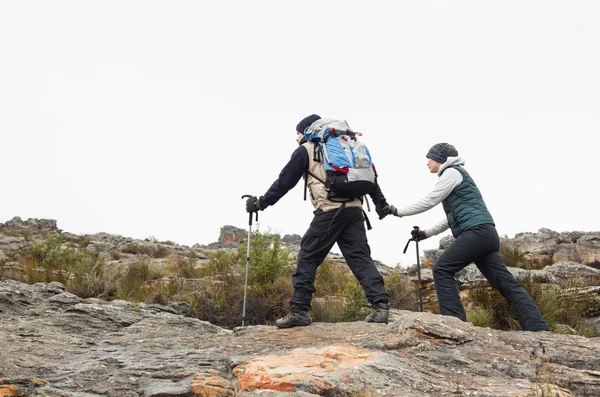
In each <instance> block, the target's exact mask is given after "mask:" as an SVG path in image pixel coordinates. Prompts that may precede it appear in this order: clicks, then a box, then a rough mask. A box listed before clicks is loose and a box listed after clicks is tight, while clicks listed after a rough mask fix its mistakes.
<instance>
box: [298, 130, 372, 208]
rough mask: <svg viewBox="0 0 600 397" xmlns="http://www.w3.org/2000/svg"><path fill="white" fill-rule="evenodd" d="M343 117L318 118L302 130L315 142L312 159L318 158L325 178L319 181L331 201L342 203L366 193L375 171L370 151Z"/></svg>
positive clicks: (369, 188) (370, 188)
mask: <svg viewBox="0 0 600 397" xmlns="http://www.w3.org/2000/svg"><path fill="white" fill-rule="evenodd" d="M361 135H362V134H361V133H359V132H354V131H352V129H351V128H350V126H349V125H348V123H347V122H346V121H344V120H334V119H319V120H317V121H315V122H314V123H313V124H311V126H310V127H308V128H307V129H306V130H305V131H304V137H305V138H306V140H307V141H310V142H314V143H315V153H314V155H315V157H314V158H315V160H316V161H322V162H323V165H324V167H325V172H326V175H327V178H326V179H325V180H324V181H323V180H321V179H320V178H318V177H316V176H315V175H313V174H312V173H309V174H310V175H311V176H312V177H313V178H315V179H317V180H318V181H319V182H321V183H323V184H324V185H325V187H326V189H327V191H328V197H327V198H328V199H329V200H331V201H339V202H346V201H352V200H354V199H355V198H360V197H362V196H364V195H366V194H369V193H371V192H372V191H373V189H374V188H375V183H376V178H377V173H376V171H375V167H374V166H373V161H372V159H371V154H370V153H369V149H367V146H365V144H364V143H362V142H361V141H359V140H358V136H361Z"/></svg>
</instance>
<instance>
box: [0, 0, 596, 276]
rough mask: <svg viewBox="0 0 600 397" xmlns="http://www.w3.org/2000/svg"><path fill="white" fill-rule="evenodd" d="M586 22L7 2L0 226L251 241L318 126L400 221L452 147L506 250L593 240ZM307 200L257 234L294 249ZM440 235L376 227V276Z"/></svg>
mask: <svg viewBox="0 0 600 397" xmlns="http://www.w3.org/2000/svg"><path fill="white" fill-rule="evenodd" d="M599 17H600V2H597V1H569V2H567V1H547V0H545V1H522V0H521V1H502V2H499V1H494V2H492V1H481V0H478V1H410V2H409V1H373V2H365V1H347V0H346V1H303V2H293V3H292V2H284V1H259V0H254V1H218V2H217V1H214V2H199V1H148V0H144V1H106V0H104V1H81V0H79V1H52V2H49V1H16V0H13V1H8V0H7V1H2V2H0V76H1V80H0V133H1V137H2V140H1V146H0V147H1V153H0V167H1V170H2V172H3V175H2V182H3V194H2V200H1V205H0V222H5V221H7V220H9V219H11V218H12V217H14V216H20V217H21V218H23V219H27V218H51V219H56V220H57V221H58V226H59V228H61V229H63V230H65V231H69V232H73V233H78V234H83V233H97V232H108V233H113V234H121V235H124V236H130V237H135V238H146V237H149V236H155V237H157V238H159V239H161V240H173V241H175V242H177V243H180V244H186V245H192V244H194V243H201V244H208V243H210V242H213V241H216V239H217V237H218V234H219V228H220V227H221V226H222V225H226V224H231V225H235V226H238V227H242V228H245V227H246V225H247V216H246V213H245V208H244V201H243V200H242V199H241V198H240V197H241V195H242V194H246V193H250V194H254V195H262V194H264V192H265V191H266V190H267V189H268V187H269V186H270V185H271V183H272V182H273V181H274V180H275V179H276V178H277V175H278V173H279V171H280V169H281V168H282V167H283V166H284V165H285V164H286V162H287V161H288V160H289V157H290V155H291V154H292V152H293V151H294V149H295V148H296V147H297V146H296V143H295V138H296V136H295V126H296V123H297V122H298V121H299V120H300V119H302V118H303V117H305V116H307V115H309V114H311V113H318V114H320V115H321V116H322V117H327V118H340V119H345V120H347V121H348V123H349V124H350V126H351V127H352V128H353V129H354V130H356V131H360V132H362V133H363V137H362V138H363V141H364V142H365V143H366V144H367V145H368V147H369V149H370V151H371V153H372V156H373V159H374V162H375V164H376V166H377V170H378V172H379V176H380V184H381V186H382V189H383V192H384V194H385V195H386V197H387V199H388V202H389V203H391V204H394V205H396V206H398V207H402V206H406V205H409V204H411V203H412V202H413V201H415V200H418V199H420V198H421V197H423V196H424V195H425V194H427V193H428V192H429V190H430V189H431V188H432V187H433V186H434V184H435V182H436V180H437V176H436V175H433V174H429V172H428V170H427V168H426V158H425V153H426V152H427V150H428V149H429V147H431V146H432V145H433V144H435V143H437V142H449V143H452V144H453V145H454V146H455V147H456V148H457V149H458V151H459V153H460V154H461V155H462V156H463V157H464V158H465V160H466V169H467V170H468V171H469V172H470V173H471V175H472V176H473V178H474V179H475V181H476V183H477V184H478V186H479V188H480V190H481V191H482V194H483V197H484V199H485V201H486V203H487V205H488V208H489V209H490V211H491V213H492V215H493V217H494V219H495V221H496V227H497V229H498V232H499V233H500V235H507V236H509V237H512V236H514V234H515V233H519V232H535V231H537V230H538V229H539V228H541V227H547V228H550V229H553V230H556V231H576V230H577V231H598V230H600V215H599V213H598V204H597V202H598V186H599V182H598V176H597V164H598V156H599V154H598V152H599V147H600V145H599V144H600V139H599V137H598V136H599V135H598V133H599V131H600V73H599V71H600V51H599V48H600V47H599V45H600V44H599V39H600V24H599V23H598V19H599ZM302 188H303V185H302V183H299V184H298V186H297V187H296V188H295V189H293V190H291V191H290V192H289V193H288V195H287V196H285V197H284V198H283V199H282V200H281V201H280V202H279V203H278V204H277V205H276V206H274V207H270V208H268V209H267V210H266V211H264V212H262V213H260V219H259V220H260V225H259V226H260V229H261V230H268V229H271V230H272V231H275V232H280V233H282V234H291V233H296V234H303V233H304V232H305V230H306V229H307V227H308V225H309V223H310V221H311V219H312V210H313V208H312V206H311V204H310V202H308V201H307V202H304V201H302V196H303V191H302ZM443 217H444V213H443V209H442V208H441V206H438V207H436V208H434V209H432V210H431V211H429V212H427V213H424V214H421V215H416V216H413V217H409V218H402V219H399V218H392V217H388V218H386V219H384V220H383V221H379V220H377V216H376V215H375V213H374V212H372V213H371V216H370V218H371V221H372V223H373V226H374V228H373V230H371V231H369V232H368V238H369V242H370V245H371V249H372V254H373V257H374V258H375V259H380V260H382V261H383V262H384V263H386V264H388V265H394V264H396V263H400V264H402V265H406V264H411V263H414V262H415V252H414V246H412V247H411V249H410V251H409V252H408V253H407V254H406V255H402V249H403V248H404V244H405V243H406V241H407V240H408V238H409V237H410V230H411V228H412V226H413V225H419V226H421V227H428V226H431V225H432V224H434V223H435V222H437V221H439V220H441V219H442V218H443ZM448 234H449V231H448V232H445V233H444V234H442V235H439V236H436V237H434V238H431V239H429V240H426V241H424V242H423V243H422V244H421V247H422V248H434V247H437V244H438V242H439V239H440V238H441V237H443V236H445V235H448ZM335 250H336V251H337V247H336V248H335Z"/></svg>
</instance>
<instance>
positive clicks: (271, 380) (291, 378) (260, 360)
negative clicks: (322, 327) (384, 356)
mask: <svg viewBox="0 0 600 397" xmlns="http://www.w3.org/2000/svg"><path fill="white" fill-rule="evenodd" d="M379 354H380V353H378V352H374V351H371V350H368V349H362V348H359V347H355V346H330V347H326V348H306V349H295V350H292V351H289V352H287V353H284V354H272V355H267V356H259V357H253V358H251V359H248V360H246V361H245V362H244V363H243V364H242V365H240V366H238V367H236V368H235V369H234V371H233V374H234V375H235V376H237V378H238V385H239V390H240V391H249V390H278V391H294V390H295V389H296V387H297V386H298V385H300V384H311V385H313V386H314V387H315V391H318V390H324V389H327V388H328V387H329V386H328V385H327V384H326V383H325V382H323V381H322V379H323V378H324V377H325V376H326V375H328V374H330V373H333V372H337V371H343V375H342V378H344V377H345V376H347V370H348V369H351V368H355V367H358V366H361V365H363V364H365V363H367V362H369V361H372V360H373V359H374V358H375V357H377V356H378V355H379Z"/></svg>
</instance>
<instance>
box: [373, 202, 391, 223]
mask: <svg viewBox="0 0 600 397" xmlns="http://www.w3.org/2000/svg"><path fill="white" fill-rule="evenodd" d="M375 212H377V215H379V219H383V218H385V217H386V216H388V215H390V214H391V212H390V206H389V205H388V203H386V202H385V201H382V202H381V203H377V204H375Z"/></svg>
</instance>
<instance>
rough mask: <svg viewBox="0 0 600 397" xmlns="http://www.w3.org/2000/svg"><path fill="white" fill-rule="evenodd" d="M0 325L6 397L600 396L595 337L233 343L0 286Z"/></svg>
mask: <svg viewBox="0 0 600 397" xmlns="http://www.w3.org/2000/svg"><path fill="white" fill-rule="evenodd" d="M159 306H160V305H159ZM159 309H160V310H159ZM0 314H1V318H0V321H1V323H0V340H2V343H1V344H0V357H2V358H3V359H2V360H0V374H1V376H0V378H1V379H0V391H1V392H2V393H4V394H0V395H9V396H18V395H27V396H49V395H54V396H87V397H92V396H106V395H109V396H124V397H128V396H131V397H133V396H153V397H159V396H161V397H168V396H255V395H261V396H273V397H277V396H282V397H283V396H292V395H294V396H316V395H327V396H399V395H402V396H415V397H416V396H456V395H463V396H467V395H471V396H474V395H477V396H488V397H491V396H494V397H495V396H526V395H531V396H534V395H552V396H592V395H600V371H599V368H600V339H599V338H590V339H586V338H583V337H578V336H568V335H558V334H552V333H549V332H541V333H530V332H506V331H497V330H491V329H487V328H478V327H474V326H472V325H471V324H469V323H464V322H461V321H459V320H457V319H456V318H453V317H446V316H439V315H434V314H430V313H415V312H405V311H394V313H393V317H392V319H393V322H391V323H390V324H388V325H385V324H368V323H364V322H354V323H337V324H333V323H315V324H313V325H311V326H308V327H301V328H292V329H287V330H280V329H276V328H275V327H272V326H252V327H245V328H236V329H234V330H233V331H229V330H225V329H222V328H219V327H216V326H214V325H212V324H209V323H207V322H204V321H201V320H198V319H193V318H189V317H186V316H185V315H182V314H175V313H173V312H172V311H170V310H168V309H167V306H164V307H162V309H161V308H160V307H159V308H154V309H152V310H149V309H148V308H147V307H146V306H141V305H134V304H130V303H127V302H123V301H113V302H105V301H101V300H99V299H80V298H78V297H76V296H74V295H71V294H67V293H65V292H64V287H63V286H62V285H61V284H59V283H50V284H35V285H26V284H22V283H19V282H16V281H11V280H1V281H0Z"/></svg>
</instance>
